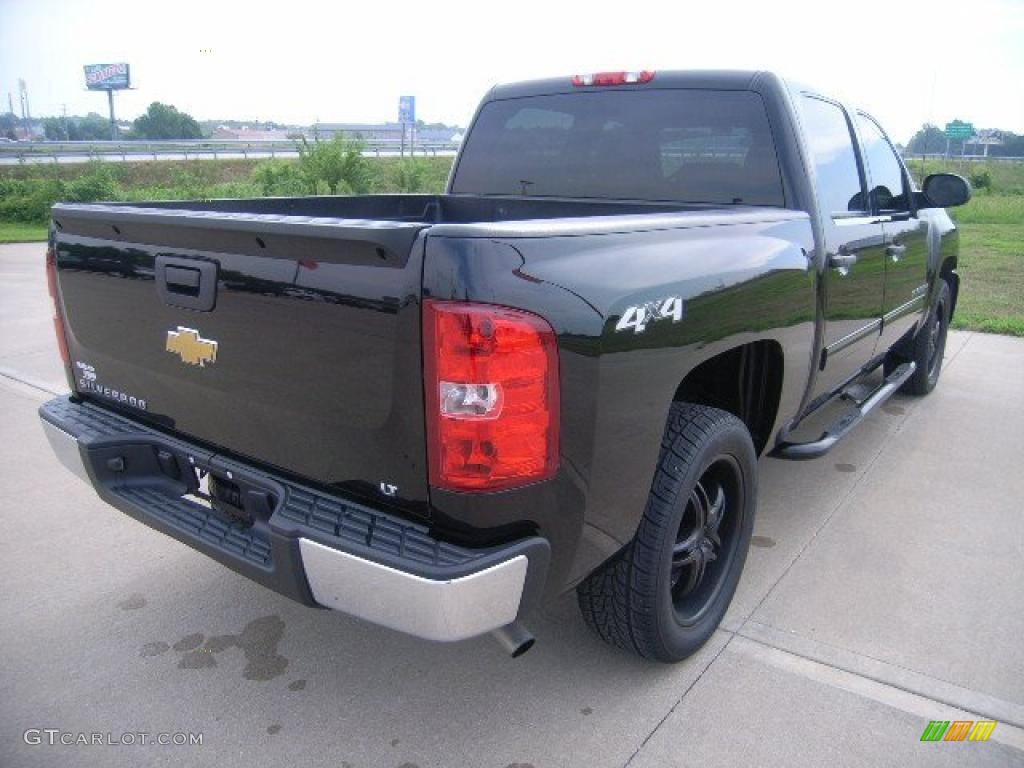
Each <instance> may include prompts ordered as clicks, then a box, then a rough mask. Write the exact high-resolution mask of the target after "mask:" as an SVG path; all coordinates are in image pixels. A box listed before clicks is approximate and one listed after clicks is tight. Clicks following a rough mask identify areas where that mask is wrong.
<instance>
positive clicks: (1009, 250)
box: [953, 194, 1024, 336]
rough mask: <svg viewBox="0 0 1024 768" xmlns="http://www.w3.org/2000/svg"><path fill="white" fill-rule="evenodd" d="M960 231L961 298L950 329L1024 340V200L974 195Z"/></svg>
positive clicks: (959, 216)
mask: <svg viewBox="0 0 1024 768" xmlns="http://www.w3.org/2000/svg"><path fill="white" fill-rule="evenodd" d="M953 216H954V218H956V220H957V223H958V225H959V226H960V263H959V269H958V271H959V273H960V299H959V302H958V305H957V310H956V316H955V317H954V318H953V327H955V328H967V329H971V330H977V331H988V332H990V333H1008V334H1011V335H1013V336H1024V195H1003V196H997V195H985V194H979V195H976V196H975V198H974V199H973V200H971V202H970V203H968V204H967V205H966V206H964V207H963V208H960V209H957V210H955V211H954V212H953Z"/></svg>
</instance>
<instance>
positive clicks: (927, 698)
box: [0, 244, 1024, 768]
mask: <svg viewBox="0 0 1024 768" xmlns="http://www.w3.org/2000/svg"><path fill="white" fill-rule="evenodd" d="M50 317H51V310H50V304H49V299H48V297H47V294H46V285H45V280H44V277H43V246H42V245H40V244H32V245H9V246H0V467H2V469H0V502H2V503H0V521H2V524H3V528H2V530H3V535H2V536H0V584H2V585H3V587H2V591H0V648H2V651H3V653H2V659H0V766H36V765H40V766H42V765H76V766H92V765H96V766H118V765H194V764H211V765H213V764H215V765H218V766H221V767H222V768H228V767H229V766H236V765H237V766H243V765H244V766H250V765H282V766H316V765H331V766H350V767H351V768H357V767H360V766H390V767H392V768H398V767H399V766H403V767H404V768H413V766H416V767H418V768H427V766H495V768H505V767H506V766H519V768H525V766H535V768H541V767H542V766H595V767H597V766H626V765H629V766H684V765H707V764H717V765H739V764H746V765H757V766H775V765H778V766H791V765H822V764H828V765H829V766H830V767H831V768H836V767H838V766H847V765H849V766H858V765H865V764H873V765H899V766H906V765H928V766H945V765H949V766H953V765H975V766H1011V765H1024V641H1022V638H1024V565H1022V564H1024V511H1022V510H1024V506H1022V499H1024V471H1021V462H1022V459H1024V339H1011V338H1006V337H999V336H986V335H981V334H969V333H951V334H950V338H949V344H948V348H947V351H946V354H947V358H946V361H945V365H946V367H945V369H944V372H943V375H942V381H941V383H940V384H939V387H938V389H937V390H936V392H934V393H933V394H932V395H930V396H928V397H927V398H924V399H920V400H918V399H912V398H905V397H901V396H897V397H896V398H894V399H893V400H890V401H889V403H888V404H886V405H885V406H884V407H883V408H881V409H878V410H877V411H876V412H875V413H873V414H872V415H871V417H870V418H869V419H868V420H867V422H866V423H865V424H863V425H862V426H861V427H860V428H859V429H858V430H857V432H856V433H855V434H854V435H852V436H851V437H850V438H849V439H847V440H845V441H844V442H842V443H841V444H840V445H839V446H838V447H837V448H836V449H835V450H834V451H833V452H832V453H830V454H829V455H828V456H826V457H825V458H823V459H819V460H817V461H813V462H803V463H796V462H782V461H778V460H774V459H763V460H762V461H761V466H760V469H761V491H760V507H759V510H758V517H757V521H756V524H755V531H754V533H755V537H756V538H755V539H754V546H753V547H752V549H751V552H750V557H749V559H748V562H747V567H746V571H745V573H744V575H743V579H742V581H741V583H740V587H739V591H738V593H737V596H736V599H735V600H734V601H733V604H732V606H731V608H730V611H729V613H728V615H727V617H726V620H725V622H724V624H723V627H722V628H721V629H720V630H719V631H718V632H717V633H716V635H715V636H714V637H713V639H712V640H711V642H709V643H708V644H707V645H706V646H705V647H704V648H703V649H702V650H701V651H700V652H699V653H698V654H697V655H695V656H694V657H692V658H691V659H689V660H688V661H686V662H685V663H682V664H679V665H676V666H671V667H669V666H659V665H654V664H650V663H646V662H643V661H640V660H638V659H635V658H633V657H632V656H630V655H628V654H626V653H623V652H619V651H616V650H614V649H612V648H609V647H606V646H605V645H603V644H602V643H601V642H600V641H599V640H597V639H596V638H595V637H593V636H592V635H591V634H590V633H589V632H588V631H587V630H586V628H585V627H584V625H583V622H582V620H581V619H580V618H579V615H578V613H577V610H576V605H575V599H574V597H573V596H572V595H566V596H565V597H564V598H562V599H560V600H558V601H557V602H555V603H554V604H552V605H549V606H547V607H545V608H544V609H543V611H541V613H540V614H539V615H537V616H535V617H534V618H533V620H532V621H531V622H529V623H530V627H531V629H532V630H533V631H534V633H535V634H536V636H537V638H538V640H537V644H536V645H535V647H534V649H533V650H532V651H530V652H529V653H528V654H526V655H525V656H523V657H521V658H519V659H510V658H508V657H506V656H505V655H503V653H502V652H501V651H500V649H499V648H498V647H497V645H496V644H495V643H494V642H493V641H492V640H490V639H489V638H481V639H477V640H473V641H469V642H464V643H460V644H455V645H438V644H431V643H426V642H420V641H417V640H414V639H412V638H408V637H405V636H402V635H400V634H397V633H394V632H391V631H389V630H385V629H380V628H377V627H374V626H371V625H368V624H365V623H362V622H359V621H357V620H354V619H350V618H348V617H346V616H343V615H340V614H336V613H332V612H329V611H317V610H313V609H309V608H305V607H303V606H300V605H297V604H294V603H292V602H290V601H288V600H286V599H285V598H283V597H279V596H277V595H276V594H274V593H272V592H269V591H267V590H265V589H263V588H261V587H258V586H256V585H255V584H253V583H250V582H248V581H246V580H245V579H243V578H242V577H240V576H237V575H236V574H234V573H233V572H231V571H229V570H227V569H226V568H224V567H222V566H220V565H218V564H216V563H214V562H212V561H210V560H208V559H206V558H204V557H203V556H201V555H199V554H197V553H196V552H193V551H192V550H191V549H189V548H187V547H185V546H183V545H181V544H179V543H177V542H175V541H173V540H171V539H169V538H167V537H164V536H162V535H161V534H159V533H157V532H155V531H153V530H150V529H149V528H146V527H144V526H142V525H139V524H138V523H136V522H134V521H132V520H131V519H129V518H128V517H126V516H124V515H122V514H121V513H119V512H117V511H116V510H114V509H112V508H110V507H108V506H106V505H105V504H103V503H102V502H100V501H99V499H98V498H97V497H96V496H95V494H94V493H93V492H92V491H91V489H89V488H88V487H86V486H85V485H83V484H82V483H81V482H80V481H79V480H77V479H76V478H74V477H73V476H72V475H70V474H69V473H68V472H66V471H65V470H64V469H63V468H62V467H61V466H60V465H59V464H58V463H57V461H56V460H55V459H54V458H53V456H52V454H51V452H50V449H49V446H48V445H47V444H46V441H45V439H44V437H43V434H42V431H41V430H40V428H39V425H38V419H37V416H36V409H37V407H38V406H39V405H40V404H41V403H43V402H45V401H46V400H47V399H49V398H51V397H53V396H54V394H56V393H59V392H61V391H62V390H64V389H65V388H66V383H65V381H64V376H63V371H62V369H61V366H60V364H59V361H58V356H57V351H56V345H55V343H54V341H53V328H52V324H51V319H50ZM931 720H949V721H955V720H995V721H997V722H998V725H997V726H996V727H995V729H994V730H993V732H992V735H991V737H990V739H989V740H988V741H986V742H967V741H965V742H935V743H924V742H921V741H920V738H921V735H922V733H923V731H924V729H925V727H926V726H927V725H928V723H929V721H931ZM29 729H39V730H40V731H42V729H58V731H59V733H58V734H57V738H56V742H57V743H55V744H52V745H51V744H49V743H48V741H47V739H48V736H47V734H45V733H42V734H41V735H40V736H39V737H38V739H37V738H35V736H34V731H30V733H29V735H28V736H26V731H29ZM94 733H99V734H102V740H103V741H104V742H107V741H121V742H124V741H127V740H128V738H131V739H132V740H134V742H135V743H133V744H125V743H120V744H116V743H115V744H107V743H104V744H102V745H101V744H89V745H83V744H78V745H62V744H61V743H60V734H70V736H71V737H73V738H67V737H65V740H66V741H67V740H77V739H78V734H86V735H87V737H88V738H90V739H91V738H92V737H91V734H94ZM140 733H146V734H148V736H147V741H152V740H153V739H155V738H156V737H157V735H158V734H161V733H167V734H177V733H185V734H190V733H191V734H201V736H202V744H201V745H191V746H180V745H174V744H167V745H157V744H150V743H147V744H145V745H143V744H141V743H139V742H140V741H141V739H140V738H139V736H138V734H140ZM129 734H134V736H130V737H129V736H127V735H129ZM37 740H38V741H41V742H42V743H38V744H37V743H30V742H33V741H37Z"/></svg>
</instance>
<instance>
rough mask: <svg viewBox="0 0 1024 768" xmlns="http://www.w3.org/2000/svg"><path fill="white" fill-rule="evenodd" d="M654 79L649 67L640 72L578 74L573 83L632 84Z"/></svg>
mask: <svg viewBox="0 0 1024 768" xmlns="http://www.w3.org/2000/svg"><path fill="white" fill-rule="evenodd" d="M653 79H654V72H652V71H651V70H649V69H645V70H642V71H640V72H595V73H594V74H592V75H576V76H575V77H574V78H573V79H572V84H573V85H575V86H577V87H583V86H587V85H631V84H633V83H649V82H651V80H653Z"/></svg>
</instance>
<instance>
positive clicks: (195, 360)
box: [167, 325, 217, 368]
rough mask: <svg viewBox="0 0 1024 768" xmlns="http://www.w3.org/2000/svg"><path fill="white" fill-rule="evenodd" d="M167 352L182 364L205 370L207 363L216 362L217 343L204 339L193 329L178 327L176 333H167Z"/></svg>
mask: <svg viewBox="0 0 1024 768" xmlns="http://www.w3.org/2000/svg"><path fill="white" fill-rule="evenodd" d="M167 351H168V352H173V353H174V354H176V355H177V356H178V357H180V358H181V361H182V362H183V363H187V364H188V365H198V366H199V367H200V368H205V367H206V364H207V363H216V362H217V342H216V341H213V339H204V338H203V337H202V336H200V335H199V331H197V330H195V329H194V328H183V327H182V326H180V325H179V326H178V330H176V331H168V332H167Z"/></svg>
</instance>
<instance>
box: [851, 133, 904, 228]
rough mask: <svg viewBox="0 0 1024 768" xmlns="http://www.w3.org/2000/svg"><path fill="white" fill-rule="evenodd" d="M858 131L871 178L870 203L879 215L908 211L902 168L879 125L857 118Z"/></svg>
mask: <svg viewBox="0 0 1024 768" xmlns="http://www.w3.org/2000/svg"><path fill="white" fill-rule="evenodd" d="M857 127H858V128H859V129H860V137H861V140H862V141H863V142H864V159H865V161H866V162H867V165H868V173H869V174H870V175H871V201H872V203H873V205H874V210H876V211H879V212H890V213H891V212H899V211H907V210H910V206H909V204H908V195H907V186H906V181H905V179H904V177H903V166H902V165H901V164H900V161H899V159H898V158H897V157H896V152H895V150H894V149H893V148H892V145H891V144H890V143H889V140H888V139H887V138H886V136H885V134H884V133H883V132H882V129H881V128H879V127H878V123H876V122H875V121H874V120H872V119H871V118H870V117H868V116H867V115H863V114H859V113H858V115H857Z"/></svg>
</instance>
